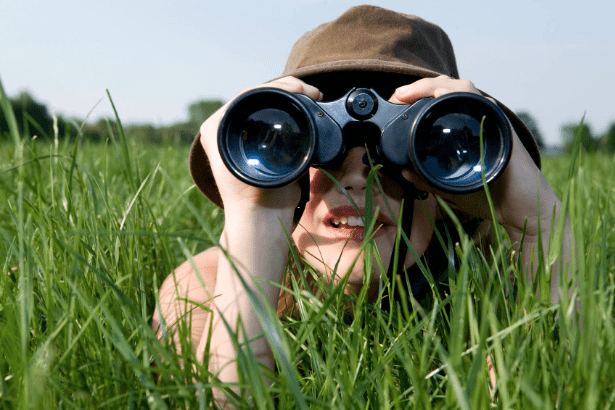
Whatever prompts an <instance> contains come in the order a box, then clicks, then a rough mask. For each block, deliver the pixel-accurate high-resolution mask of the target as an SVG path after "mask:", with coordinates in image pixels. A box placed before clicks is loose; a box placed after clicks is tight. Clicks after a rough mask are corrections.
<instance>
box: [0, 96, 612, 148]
mask: <svg viewBox="0 0 615 410" xmlns="http://www.w3.org/2000/svg"><path fill="white" fill-rule="evenodd" d="M9 100H10V102H11V105H12V107H13V111H14V113H15V118H16V119H17V123H18V128H19V131H20V133H21V134H22V135H37V137H42V138H49V139H52V138H53V137H54V135H55V132H56V131H55V129H54V118H53V117H52V115H51V114H50V113H49V110H48V109H47V107H46V106H45V105H44V104H42V103H40V102H38V101H36V100H35V99H34V98H33V97H32V95H30V94H29V93H28V92H22V93H20V94H19V95H17V96H15V97H12V98H9ZM222 105H223V102H222V101H220V100H201V101H196V102H194V103H192V104H190V105H189V106H188V120H187V121H185V122H178V123H175V124H172V125H164V126H154V125H151V124H130V125H126V126H124V131H125V132H126V135H128V136H129V137H130V138H131V139H133V140H135V141H140V142H145V143H152V144H161V143H174V144H190V143H192V140H193V139H194V136H195V135H196V132H197V131H198V129H199V126H200V125H201V124H202V123H203V121H205V120H206V119H207V118H208V117H209V116H210V115H211V114H213V113H214V112H215V111H216V110H217V109H218V108H220V107H221V106H222ZM517 115H518V116H519V118H520V119H521V120H522V121H523V122H524V123H525V125H526V126H527V127H528V128H529V130H530V131H531V132H532V134H533V135H534V137H535V138H536V140H537V142H538V146H539V147H540V149H544V148H545V144H544V138H543V135H542V132H541V131H540V129H539V127H538V124H537V122H536V120H535V119H534V117H533V116H532V115H531V114H530V113H529V112H527V111H523V112H517ZM110 126H111V129H116V128H115V127H116V124H115V120H114V119H105V118H102V119H99V120H97V121H95V122H84V120H82V119H66V118H63V117H62V116H58V117H57V118H56V128H57V134H58V137H59V138H60V139H70V140H75V139H77V138H85V139H88V140H90V141H95V142H99V141H105V140H106V139H107V138H108V137H109V127H110ZM579 133H580V138H581V145H582V147H583V148H584V149H585V150H586V151H589V152H595V151H606V152H610V153H615V122H613V123H611V125H610V127H609V128H608V129H607V131H606V133H605V134H603V135H594V133H593V132H592V129H591V127H590V125H589V124H565V125H563V126H562V128H561V141H562V144H563V145H562V149H563V151H564V152H569V151H570V150H571V149H572V145H573V142H574V138H575V136H576V135H577V134H579ZM6 138H8V124H7V121H6V118H5V116H4V113H3V112H2V110H0V141H1V140H3V139H6Z"/></svg>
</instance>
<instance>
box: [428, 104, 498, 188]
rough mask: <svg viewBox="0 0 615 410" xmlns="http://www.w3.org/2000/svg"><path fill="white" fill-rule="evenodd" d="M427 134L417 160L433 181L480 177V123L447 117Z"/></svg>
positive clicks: (462, 116)
mask: <svg viewBox="0 0 615 410" xmlns="http://www.w3.org/2000/svg"><path fill="white" fill-rule="evenodd" d="M424 131H425V134H426V135H421V137H420V138H421V140H422V144H420V145H419V148H418V150H417V158H418V159H419V161H421V162H422V164H423V166H424V167H425V170H426V171H427V172H429V173H430V174H431V175H432V176H433V177H435V178H438V179H447V180H448V179H457V178H462V177H465V176H467V175H468V174H469V173H479V174H480V170H481V168H480V122H479V121H478V120H476V119H475V118H473V117H471V116H469V115H467V114H461V113H452V114H445V115H442V116H441V117H439V118H438V119H437V120H436V121H434V122H433V124H432V126H431V127H429V128H426V129H425V128H424ZM483 135H484V131H483ZM484 137H486V136H485V135H484Z"/></svg>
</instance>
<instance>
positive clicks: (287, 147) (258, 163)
mask: <svg viewBox="0 0 615 410" xmlns="http://www.w3.org/2000/svg"><path fill="white" fill-rule="evenodd" d="M305 133H306V128H305V127H303V128H302V127H301V126H300V125H299V124H298V122H297V121H296V120H295V119H294V118H293V117H292V116H290V115H289V114H288V113H287V112H284V111H281V110H278V109H272V108H266V109H263V110H260V111H256V112H255V113H254V114H252V115H250V116H249V117H248V118H247V119H246V122H245V123H244V127H243V129H242V130H241V137H240V143H239V146H240V149H241V155H242V157H243V158H245V162H246V164H248V165H251V166H252V167H254V168H255V170H257V171H260V172H262V173H263V174H264V175H269V176H271V177H279V176H281V175H287V174H289V173H291V172H292V171H294V170H296V169H297V168H298V167H300V166H301V165H302V163H303V162H304V161H305V156H306V151H308V150H309V147H308V146H307V141H308V138H306V136H305Z"/></svg>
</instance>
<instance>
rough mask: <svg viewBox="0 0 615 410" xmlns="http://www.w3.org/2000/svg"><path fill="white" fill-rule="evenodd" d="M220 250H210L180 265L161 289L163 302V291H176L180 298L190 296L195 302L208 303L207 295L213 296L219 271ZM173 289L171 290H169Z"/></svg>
mask: <svg viewBox="0 0 615 410" xmlns="http://www.w3.org/2000/svg"><path fill="white" fill-rule="evenodd" d="M219 252H220V250H219V248H209V249H207V250H205V251H203V252H201V253H199V254H197V255H195V256H193V257H192V259H190V260H187V261H185V262H184V263H182V264H181V265H179V266H178V267H177V268H176V269H175V272H173V273H172V274H170V275H169V276H168V277H167V278H166V279H165V281H164V283H163V284H162V286H161V287H160V293H161V295H160V296H161V300H162V293H163V291H166V292H169V291H170V290H171V289H174V290H175V291H174V292H173V293H176V294H177V296H179V297H186V296H188V294H189V295H190V297H191V298H192V300H194V301H198V302H199V303H203V302H206V300H207V299H209V298H211V296H210V297H209V298H207V294H208V293H209V294H210V295H212V294H213V291H214V288H215V286H216V273H217V271H218V254H219ZM168 288H171V289H168Z"/></svg>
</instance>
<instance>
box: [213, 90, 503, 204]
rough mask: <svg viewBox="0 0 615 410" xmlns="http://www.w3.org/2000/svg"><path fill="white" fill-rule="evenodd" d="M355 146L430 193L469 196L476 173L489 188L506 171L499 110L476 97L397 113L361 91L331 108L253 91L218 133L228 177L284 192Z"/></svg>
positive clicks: (425, 103)
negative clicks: (416, 178) (407, 171)
mask: <svg viewBox="0 0 615 410" xmlns="http://www.w3.org/2000/svg"><path fill="white" fill-rule="evenodd" d="M481 134H482V135H481ZM481 137H482V147H481ZM357 145H360V146H366V147H367V149H369V150H370V155H371V156H372V158H374V159H375V161H376V162H377V163H380V164H383V166H384V167H391V168H395V167H396V168H399V169H401V168H409V167H412V168H414V169H415V170H416V171H417V172H418V173H419V175H420V176H422V177H423V178H424V179H425V180H426V181H427V182H428V183H429V184H431V185H432V186H433V187H434V188H437V189H439V190H442V191H444V192H449V193H469V192H473V191H477V190H479V189H481V188H482V185H483V183H482V174H483V173H484V175H485V178H486V181H487V183H490V182H491V181H493V180H495V179H496V178H497V177H498V176H499V175H500V174H501V172H502V171H503V170H504V169H505V168H506V165H507V163H508V160H509V159H510V154H511V150H512V137H511V130H510V126H509V122H508V119H507V118H506V116H505V114H504V113H503V112H502V110H501V109H500V108H499V107H498V106H497V105H495V104H494V103H492V102H491V101H489V100H488V99H486V98H485V97H482V96H480V95H477V94H472V93H451V94H446V95H444V96H441V97H438V98H424V99H421V100H419V101H417V102H416V103H414V104H411V105H399V104H393V103H390V102H388V101H386V100H384V99H383V98H382V97H380V96H379V95H378V94H377V93H376V92H375V91H374V90H372V89H367V88H354V89H352V90H350V91H349V92H348V93H347V94H346V95H345V96H343V97H341V98H340V99H338V100H335V101H332V102H316V101H313V100H311V99H310V98H309V97H307V96H305V95H303V94H292V93H288V92H286V91H283V90H280V89H276V88H259V89H254V90H251V91H248V92H246V93H244V94H242V95H241V96H239V97H238V98H237V99H236V100H235V101H234V102H233V103H232V104H231V105H230V106H229V108H228V110H227V112H226V113H225V115H224V117H223V119H222V122H221V124H220V128H219V131H218V146H219V150H220V155H221V156H222V159H223V161H224V163H225V165H226V166H227V167H228V169H229V170H230V171H231V172H232V173H233V174H234V175H235V176H236V177H237V178H239V179H240V180H242V181H244V182H246V183H248V184H250V185H253V186H258V187H264V188H274V187H280V186H284V185H286V184H289V183H291V182H293V181H295V180H297V179H299V178H300V177H301V176H302V175H304V174H305V173H306V172H307V170H308V169H309V167H311V166H334V165H335V164H337V163H339V161H342V160H343V159H344V157H345V155H346V153H347V151H348V149H350V148H351V147H353V146H357ZM481 148H482V158H481ZM483 164H484V167H483Z"/></svg>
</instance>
